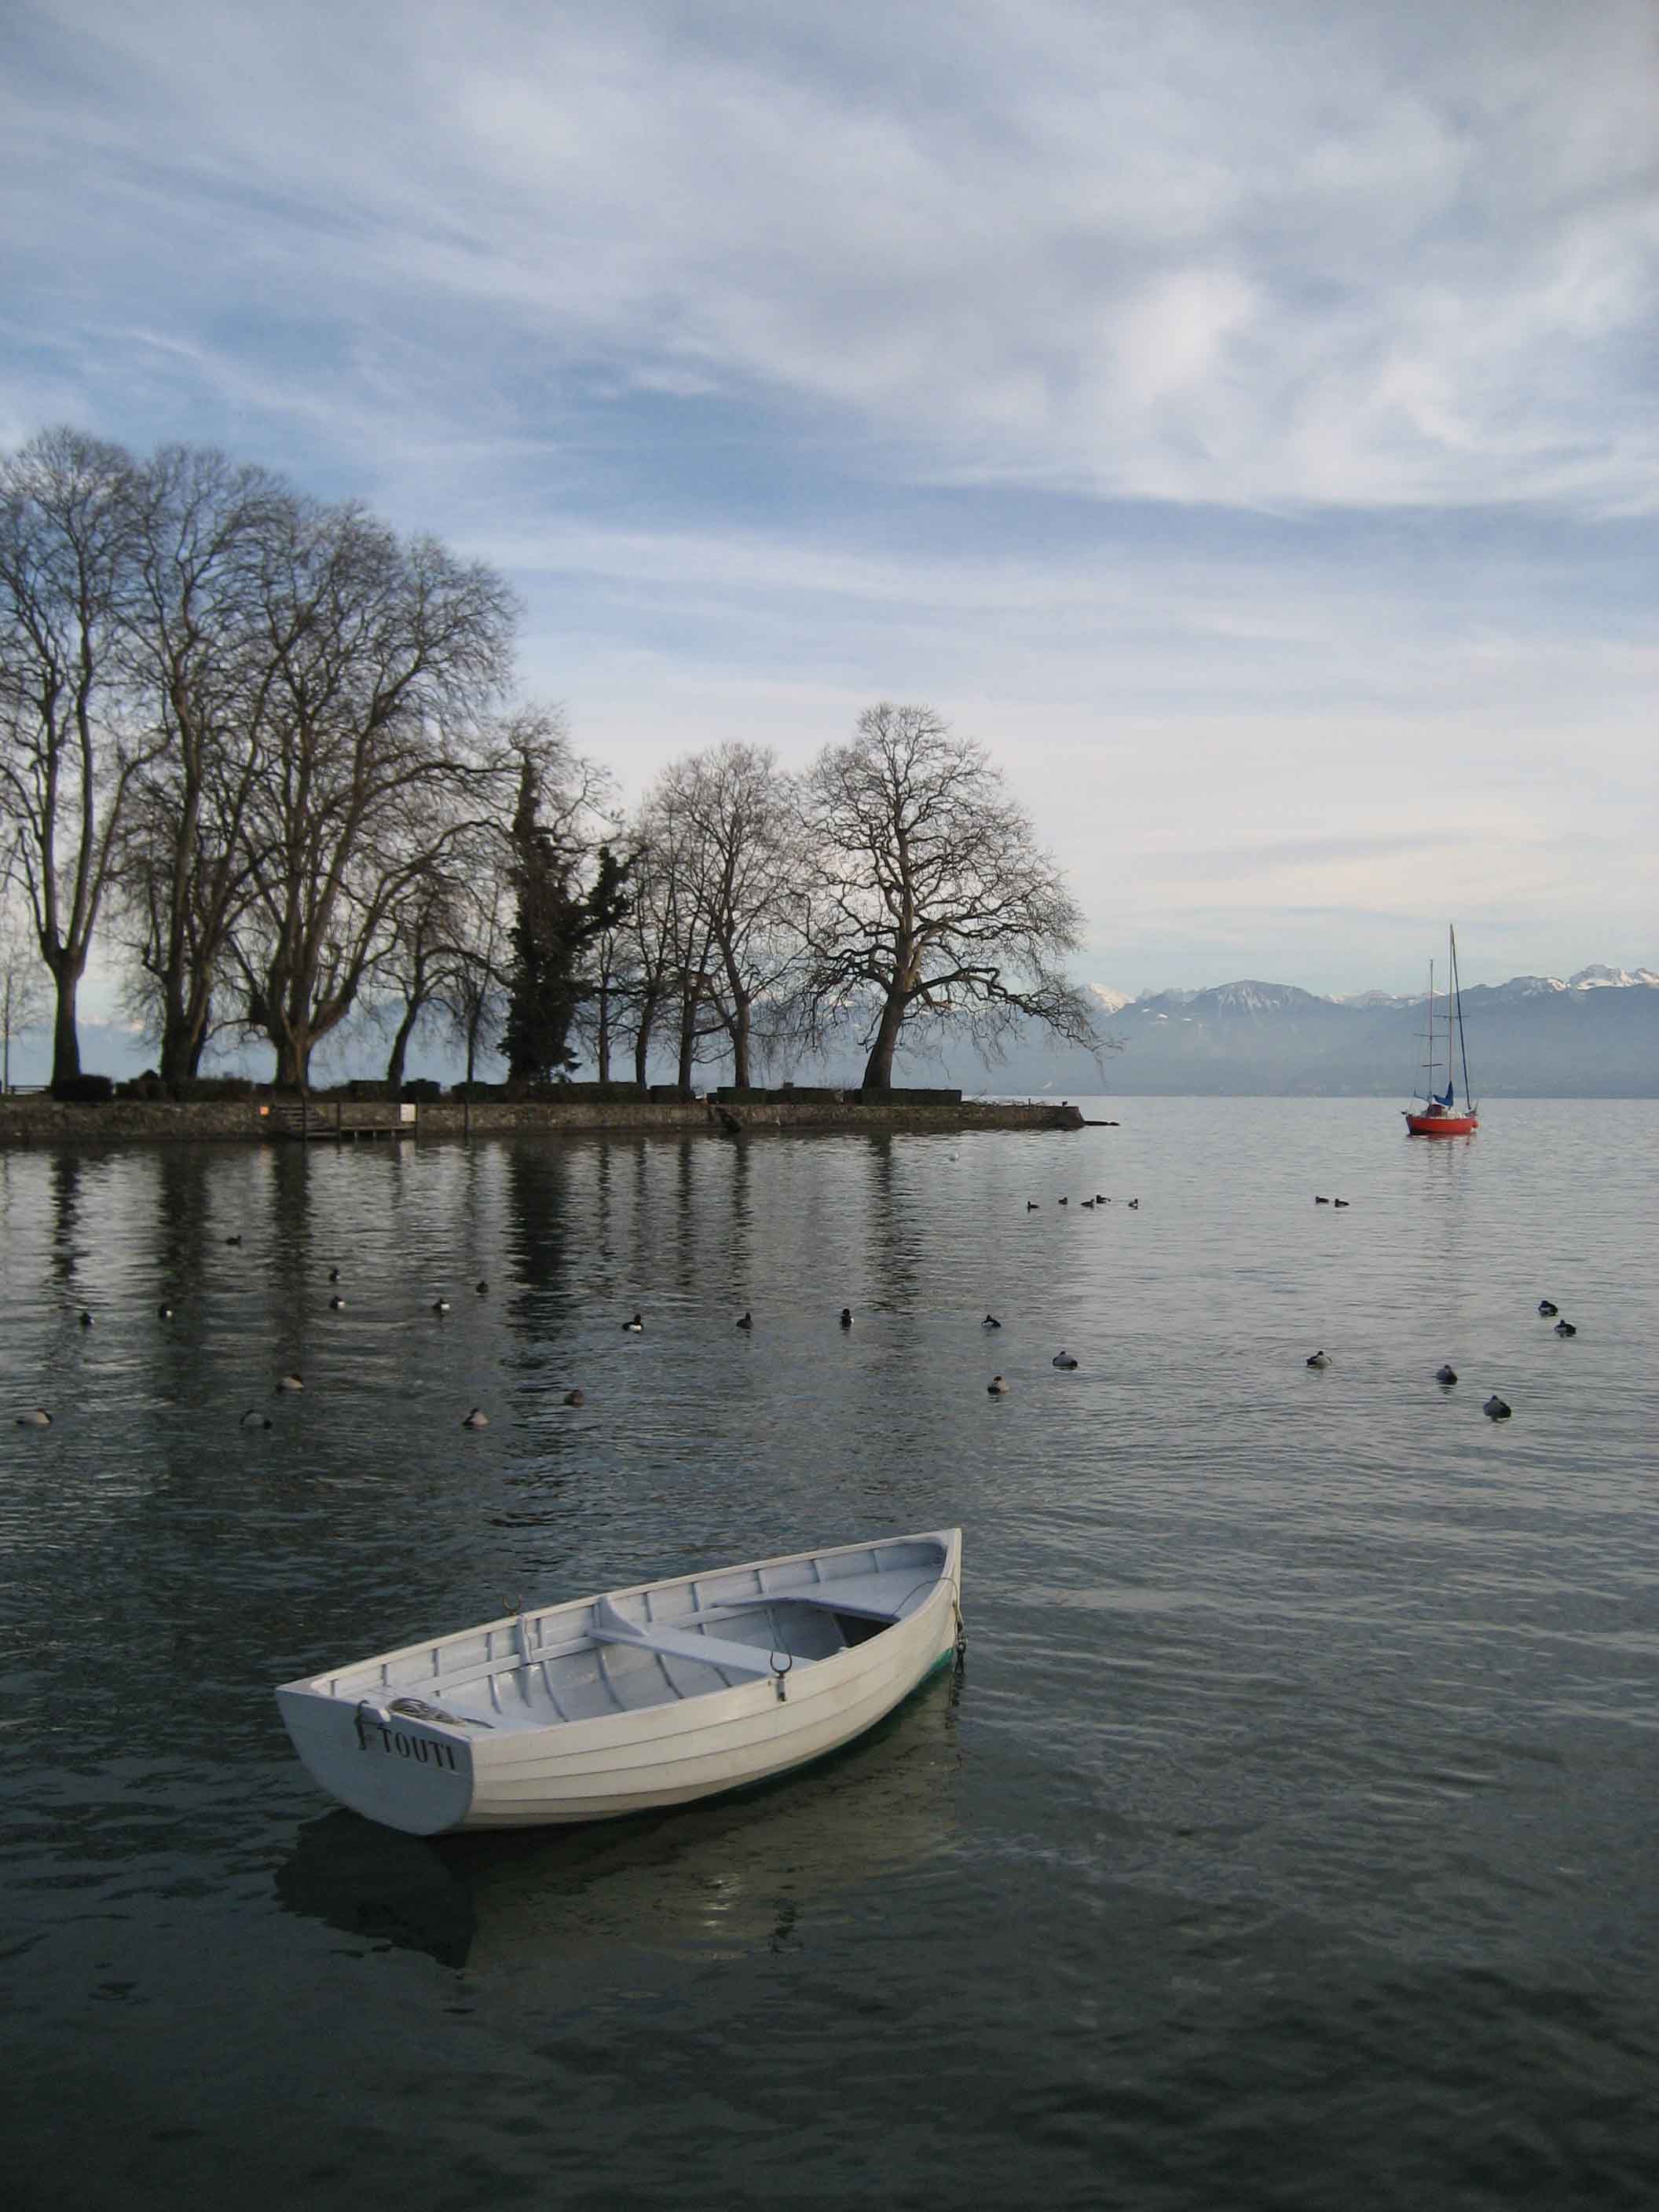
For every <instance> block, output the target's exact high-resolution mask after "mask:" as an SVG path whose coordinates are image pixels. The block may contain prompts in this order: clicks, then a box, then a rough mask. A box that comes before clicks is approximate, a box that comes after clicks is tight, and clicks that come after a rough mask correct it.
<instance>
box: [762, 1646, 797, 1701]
mask: <svg viewBox="0 0 1659 2212" xmlns="http://www.w3.org/2000/svg"><path fill="white" fill-rule="evenodd" d="M766 1656H767V1661H768V1663H769V1666H770V1667H771V1669H772V1680H773V1682H774V1684H775V1686H776V1689H777V1692H778V1703H779V1704H780V1705H782V1704H783V1703H784V1702H785V1700H786V1699H787V1697H788V1695H789V1692H787V1690H786V1689H785V1688H784V1686H783V1678H784V1676H785V1675H786V1674H787V1673H788V1672H789V1669H790V1668H792V1667H793V1665H794V1663H795V1655H794V1653H793V1651H786V1652H785V1653H784V1654H783V1664H782V1666H781V1667H780V1666H779V1664H778V1653H777V1650H776V1648H775V1647H774V1649H773V1650H770V1651H769V1652H768V1653H767V1655H766Z"/></svg>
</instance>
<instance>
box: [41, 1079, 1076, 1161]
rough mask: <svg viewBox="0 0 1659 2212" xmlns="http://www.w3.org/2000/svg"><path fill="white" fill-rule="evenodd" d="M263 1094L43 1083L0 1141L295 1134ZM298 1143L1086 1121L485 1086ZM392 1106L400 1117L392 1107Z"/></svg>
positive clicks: (1046, 1112)
mask: <svg viewBox="0 0 1659 2212" xmlns="http://www.w3.org/2000/svg"><path fill="white" fill-rule="evenodd" d="M283 1103H289V1102H282V1101H273V1100H270V1099H258V1098H254V1099H247V1098H238V1099H223V1100H214V1101H211V1102H206V1101H191V1102H189V1103H185V1102H182V1101H178V1100H173V1099H137V1098H117V1099H111V1100H109V1101H107V1102H106V1103H100V1104H98V1105H79V1104H74V1105H72V1104H69V1103H65V1102H64V1101H62V1100H59V1099H56V1098H52V1097H47V1096H46V1095H45V1094H44V1093H40V1094H36V1095H33V1096H32V1097H24V1098H0V1148H3V1147H6V1146H20V1147H25V1148H27V1147H30V1146H43V1145H46V1146H50V1145H63V1144H89V1145H111V1144H116V1145H121V1144H167V1143H174V1144H178V1143H185V1144H189V1143H213V1144H280V1143H294V1142H297V1141H299V1139H298V1138H297V1137H296V1136H295V1134H294V1133H291V1132H290V1131H288V1130H286V1129H284V1128H283V1127H281V1126H280V1123H279V1121H278V1117H277V1115H276V1113H275V1112H273V1111H272V1110H271V1109H272V1108H273V1107H274V1106H280V1105H281V1104H283ZM400 1116H401V1117H402V1118H401V1119H400V1118H399V1117H400ZM313 1117H314V1121H313V1127H312V1129H311V1131H310V1133H309V1134H308V1136H307V1139H305V1141H307V1143H312V1144H319V1143H340V1142H344V1143H370V1142H373V1143H390V1144H396V1143H399V1142H402V1141H404V1140H405V1139H410V1138H412V1139H414V1140H415V1141H416V1142H417V1143H422V1142H430V1141H431V1140H433V1139H451V1138H458V1137H460V1136H462V1135H464V1134H465V1133H467V1130H468V1127H469V1125H470V1129H471V1134H472V1135H474V1136H478V1137H497V1136H523V1135H539V1136H550V1137H557V1136H563V1135H566V1134H572V1135H574V1134H577V1133H580V1134H589V1133H601V1134H607V1133H608V1134H611V1135H618V1136H626V1135H652V1134H656V1133H660V1134H665V1135H666V1134H702V1135H708V1136H715V1137H727V1138H732V1137H743V1136H748V1135H751V1134H754V1135H781V1134H783V1135H787V1134H788V1133H790V1132H792V1131H795V1130H799V1131H803V1132H805V1131H819V1132H823V1131H829V1132H836V1131H839V1132H842V1133H848V1132H854V1133H867V1134H873V1135H885V1134H888V1133H922V1134H926V1133H937V1134H940V1135H945V1134H949V1133H951V1132H954V1131H968V1130H973V1129H999V1130H1007V1131H1022V1130H1023V1131H1032V1130H1036V1131H1062V1130H1072V1129H1081V1128H1083V1127H1085V1126H1086V1125H1085V1121H1084V1117H1083V1115H1082V1114H1081V1113H1080V1112H1079V1109H1077V1108H1076V1107H1075V1106H1073V1105H1072V1104H1070V1103H1068V1102H1062V1103H1060V1104H1057V1105H1056V1104H1054V1103H1046V1102H1045V1103H1034V1102H1027V1103H1024V1104H1018V1103H1007V1104H1004V1103H1000V1102H994V1101H991V1100H988V1099H971V1098H970V1099H956V1100H949V1099H943V1098H940V1097H939V1095H938V1093H937V1092H934V1093H932V1094H924V1095H922V1096H921V1097H915V1096H913V1097H908V1098H907V1097H906V1096H905V1094H904V1093H903V1092H902V1091H894V1092H892V1093H891V1094H890V1096H888V1097H884V1098H882V1099H880V1100H879V1101H866V1100H865V1099H863V1098H861V1097H856V1096H855V1097H843V1098H825V1097H817V1098H811V1099H800V1100H784V1099H779V1098H776V1097H773V1098H769V1099H766V1100H759V1099H754V1100H750V1099H744V1100H742V1101H732V1102H731V1103H727V1102H726V1101H724V1100H722V1099H720V1098H719V1097H707V1098H675V1099H666V1098H663V1099H657V1098H653V1099H598V1098H577V1099H572V1100H570V1101H568V1103H567V1102H565V1101H563V1100H554V1099H513V1100H509V1099H498V1098H486V1099H479V1100H477V1101H475V1102H474V1103H473V1105H472V1107H471V1112H470V1115H469V1113H468V1110H467V1109H466V1108H465V1105H464V1104H463V1103H462V1102H461V1101H460V1100H459V1099H448V1098H444V1099H435V1100H423V1101H422V1102H421V1103H419V1104H418V1105H407V1106H403V1107H401V1108H400V1107H398V1106H396V1105H387V1104H376V1103H368V1102H361V1101H356V1100H352V1099H336V1098H322V1099H317V1100H316V1101H314V1103H313Z"/></svg>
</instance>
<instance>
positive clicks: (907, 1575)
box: [276, 1528, 962, 1835]
mask: <svg viewBox="0 0 1659 2212" xmlns="http://www.w3.org/2000/svg"><path fill="white" fill-rule="evenodd" d="M961 1577H962V1532H961V1530H960V1529H957V1528H949V1529H942V1530H939V1531H936V1532H933V1533H932V1534H923V1535H915V1536H893V1537H887V1538H884V1539H880V1540H878V1541H875V1542H873V1543H867V1544H848V1545H842V1546H838V1547H833V1548H829V1549H825V1550H822V1551H816V1552H799V1553H792V1554H790V1555H789V1556H787V1557H786V1558H781V1559H761V1560H756V1561H752V1562H750V1564H749V1565H744V1566H734V1567H721V1568H716V1569H714V1570H712V1571H709V1572H708V1573H701V1574H695V1575H681V1576H677V1577H672V1578H671V1579H670V1580H668V1581H665V1582H658V1583H641V1584H640V1585H639V1586H638V1587H636V1588H635V1589H624V1590H613V1591H611V1592H610V1593H609V1594H608V1595H603V1596H598V1597H586V1598H580V1599H577V1600H575V1601H573V1602H570V1603H568V1604H563V1605H556V1606H548V1607H541V1608H539V1609H538V1610H535V1611H531V1612H525V1613H510V1614H507V1615H506V1616H504V1617H503V1618H502V1619H501V1620H494V1621H489V1622H485V1623H484V1624H483V1625H482V1626H479V1627H476V1628H469V1629H464V1630H462V1631H460V1632H459V1633H457V1634H455V1635H452V1636H445V1637H440V1638H434V1639H433V1640H432V1641H430V1642H428V1643H424V1644H409V1645H406V1646H405V1647H404V1649H403V1650H398V1651H389V1652H384V1653H381V1654H380V1655H379V1656H376V1657H374V1658H372V1659H363V1660H359V1661H356V1662H354V1663H352V1664H350V1665H348V1666H344V1667H339V1668H331V1669H329V1670H327V1671H325V1673H322V1674H315V1675H311V1676H307V1677H306V1678H303V1679H302V1680H298V1681H294V1682H288V1683H284V1684H283V1686H282V1687H281V1688H280V1689H279V1690H278V1691H277V1692H276V1700H277V1704H278V1705H279V1706H280V1708H281V1711H282V1715H283V1722H284V1723H285V1725H286V1726H287V1729H288V1732H289V1736H290V1737H291V1739H292V1740H293V1743H294V1747H295V1750H296V1751H297V1752H298V1753H299V1754H300V1757H301V1759H302V1760H303V1762H304V1764H305V1765H306V1767H307V1770H308V1771H309V1772H310V1774H311V1775H312V1777H313V1779H314V1780H316V1781H317V1782H319V1783H320V1784H321V1785H322V1786H323V1788H324V1789H325V1790H328V1791H329V1792H330V1793H331V1795H332V1796H335V1797H337V1798H338V1799H339V1800H340V1802H342V1803H343V1804H345V1805H349V1806H350V1807H351V1808H353V1809H354V1810H355V1811H356V1812H359V1813H363V1814H367V1815H368V1817H369V1818H370V1819H371V1820H380V1821H384V1822H385V1823H386V1825H387V1826H390V1827H394V1828H402V1829H404V1830H405V1831H407V1832H409V1833H410V1834H413V1835H437V1834H441V1833H443V1832H447V1831H451V1830H455V1829H462V1828H509V1827H533V1826H542V1825H551V1824H559V1823H568V1822H573V1821H580V1820H611V1819H615V1818H617V1817H618V1816H619V1815H621V1814H628V1813H637V1812H644V1811H648V1810H650V1809H652V1808H659V1807H663V1806H670V1805H679V1804H685V1803H689V1802H691V1801H692V1800H693V1799H695V1798H699V1797H707V1796H713V1795H714V1794H715V1793H716V1792H718V1791H720V1790H734V1789H739V1788H742V1787H744V1785H745V1784H752V1783H756V1782H763V1781H767V1780H769V1779H770V1778H772V1777H773V1776H775V1775H778V1774H782V1773H786V1772H787V1771H789V1769H790V1768H792V1767H795V1766H800V1765H805V1763H806V1761H808V1760H809V1759H818V1758H821V1757H822V1756H823V1754H824V1753H826V1752H830V1751H834V1750H836V1749H837V1748H838V1747H840V1746H841V1745H842V1744H844V1743H848V1742H850V1741H851V1740H852V1739H853V1738H854V1736H856V1735H860V1734H862V1732H863V1731H864V1730H865V1729H868V1728H872V1727H873V1726H874V1725H875V1723H877V1722H878V1721H879V1720H881V1719H882V1718H883V1717H884V1716H885V1715H886V1714H887V1713H889V1712H890V1711H892V1710H893V1708H894V1706H895V1705H898V1704H899V1703H900V1702H901V1700H902V1699H904V1698H906V1697H908V1695H909V1693H910V1692H911V1691H912V1690H914V1689H915V1687H916V1686H918V1684H919V1683H921V1681H922V1680H924V1679H925V1678H926V1677H927V1675H928V1674H931V1673H932V1672H933V1669H934V1668H936V1667H937V1666H939V1665H940V1664H941V1663H942V1662H944V1661H945V1660H946V1659H948V1658H949V1657H950V1656H951V1653H952V1652H953V1651H954V1650H955V1649H956V1648H957V1639H958V1636H959V1633H960V1628H961V1618H962V1616H961Z"/></svg>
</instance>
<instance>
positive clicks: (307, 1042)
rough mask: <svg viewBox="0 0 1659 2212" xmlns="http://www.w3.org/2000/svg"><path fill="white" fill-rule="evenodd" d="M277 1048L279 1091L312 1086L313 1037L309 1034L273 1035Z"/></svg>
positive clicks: (304, 1089) (301, 1089)
mask: <svg viewBox="0 0 1659 2212" xmlns="http://www.w3.org/2000/svg"><path fill="white" fill-rule="evenodd" d="M271 1042H272V1043H273V1044H274V1045H275V1046H276V1088H277V1089H278V1090H279V1091H307V1090H309V1089H310V1087H311V1039H310V1038H309V1037H308V1036H285V1037H272V1039H271Z"/></svg>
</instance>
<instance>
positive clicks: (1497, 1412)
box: [1307, 1200, 1578, 1421]
mask: <svg viewBox="0 0 1659 2212" xmlns="http://www.w3.org/2000/svg"><path fill="white" fill-rule="evenodd" d="M1320 1203H1321V1204H1323V1203H1324V1201H1323V1200H1321V1201H1320ZM1560 1310H1561V1309H1560V1307H1559V1306H1558V1305H1555V1304H1552V1303H1551V1301H1550V1300H1549V1299H1548V1298H1540V1299H1539V1301H1538V1316H1539V1319H1540V1320H1541V1321H1551V1320H1555V1317H1556V1316H1558V1315H1559V1313H1560ZM1554 1333H1555V1334H1556V1335H1557V1336H1577V1334H1578V1331H1577V1329H1576V1328H1574V1327H1573V1325H1572V1323H1571V1322H1570V1321H1560V1320H1556V1321H1555V1332H1554ZM1307 1364H1308V1365H1309V1366H1310V1367H1328V1366H1329V1365H1330V1364H1331V1355H1330V1354H1329V1352H1325V1351H1319V1352H1312V1353H1310V1356H1309V1358H1308V1362H1307ZM1434 1379H1435V1381H1436V1382H1437V1383H1439V1384H1440V1386H1441V1388H1442V1389H1446V1390H1449V1389H1451V1387H1452V1385H1453V1383H1455V1382H1456V1380H1457V1370H1456V1369H1455V1367H1454V1366H1453V1365H1452V1364H1451V1362H1450V1360H1449V1359H1448V1360H1444V1361H1443V1362H1442V1364H1440V1365H1439V1366H1438V1367H1437V1368H1436V1369H1435V1370H1434ZM1480 1410H1481V1412H1482V1413H1484V1414H1485V1415H1486V1418H1487V1419H1488V1420H1492V1421H1507V1420H1508V1419H1510V1414H1511V1413H1512V1412H1513V1411H1514V1408H1513V1407H1510V1405H1508V1404H1507V1403H1506V1402H1505V1401H1504V1400H1503V1399H1502V1398H1500V1397H1499V1396H1498V1393H1497V1391H1496V1390H1494V1391H1493V1392H1492V1395H1491V1397H1490V1398H1488V1399H1486V1401H1485V1402H1484V1403H1483V1404H1482V1406H1481V1408H1480Z"/></svg>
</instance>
